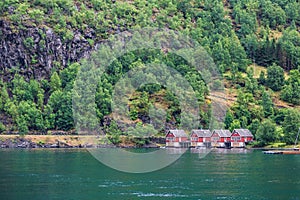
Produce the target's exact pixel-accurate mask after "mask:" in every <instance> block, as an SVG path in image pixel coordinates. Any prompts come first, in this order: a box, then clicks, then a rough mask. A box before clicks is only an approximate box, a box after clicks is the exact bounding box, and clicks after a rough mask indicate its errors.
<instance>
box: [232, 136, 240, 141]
mask: <svg viewBox="0 0 300 200" xmlns="http://www.w3.org/2000/svg"><path fill="white" fill-rule="evenodd" d="M231 140H233V141H235V142H236V141H239V140H241V137H239V136H235V137H231Z"/></svg>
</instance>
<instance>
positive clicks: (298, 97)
mask: <svg viewBox="0 0 300 200" xmlns="http://www.w3.org/2000/svg"><path fill="white" fill-rule="evenodd" d="M281 98H282V99H283V100H285V101H287V102H290V103H293V104H298V105H299V104H300V72H299V70H291V71H290V77H289V79H288V81H287V85H285V86H284V88H283V90H282V93H281Z"/></svg>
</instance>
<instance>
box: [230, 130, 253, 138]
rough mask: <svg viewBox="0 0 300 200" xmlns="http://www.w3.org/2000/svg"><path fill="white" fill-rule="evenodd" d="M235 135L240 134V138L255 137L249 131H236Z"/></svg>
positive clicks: (234, 131)
mask: <svg viewBox="0 0 300 200" xmlns="http://www.w3.org/2000/svg"><path fill="white" fill-rule="evenodd" d="M233 133H238V134H239V135H240V136H244V137H253V135H252V133H251V131H250V130H249V129H234V130H233Z"/></svg>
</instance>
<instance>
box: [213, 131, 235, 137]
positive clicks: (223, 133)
mask: <svg viewBox="0 0 300 200" xmlns="http://www.w3.org/2000/svg"><path fill="white" fill-rule="evenodd" d="M213 133H217V134H218V135H219V136H220V137H231V133H230V131H229V130H222V129H221V130H214V131H213Z"/></svg>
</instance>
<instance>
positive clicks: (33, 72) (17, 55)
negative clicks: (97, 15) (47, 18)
mask: <svg viewBox="0 0 300 200" xmlns="http://www.w3.org/2000/svg"><path fill="white" fill-rule="evenodd" d="M93 37H94V31H93V29H86V30H85V32H80V31H78V30H76V31H74V32H73V37H72V39H70V40H63V39H62V38H61V37H60V36H59V35H57V34H56V33H55V32H54V31H53V30H52V29H51V28H49V27H47V26H45V25H43V26H40V27H33V26H30V25H24V27H22V28H20V27H18V29H16V28H15V26H14V24H12V23H10V22H7V21H5V20H0V71H1V77H2V78H3V79H4V81H9V80H10V79H11V78H12V76H13V74H14V73H16V72H18V73H19V74H21V75H24V77H25V78H26V79H29V78H30V77H32V78H34V79H37V80H40V79H41V78H43V77H44V78H48V77H49V75H50V73H51V70H58V69H60V68H64V67H65V66H66V65H67V64H68V63H73V62H76V61H79V60H80V59H81V58H83V57H86V56H87V55H88V54H89V53H90V51H91V50H93V48H94V47H93V46H92V45H93V44H90V43H89V42H88V40H87V39H92V38H93Z"/></svg>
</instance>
